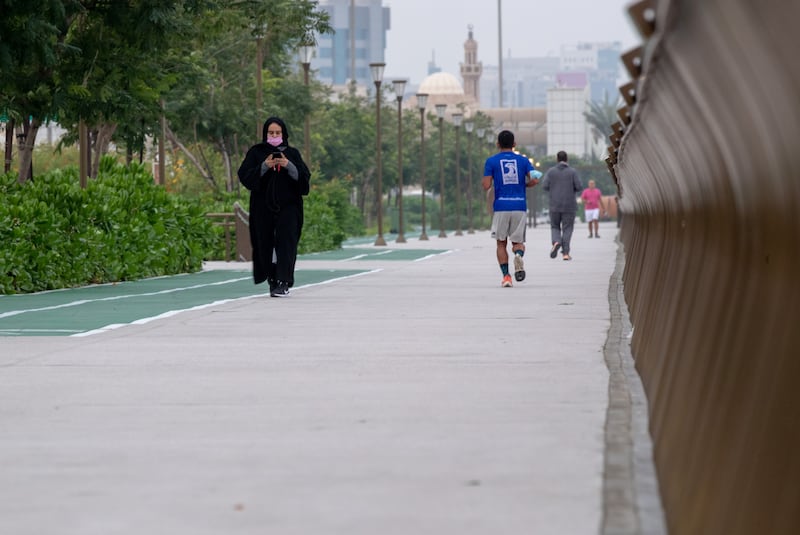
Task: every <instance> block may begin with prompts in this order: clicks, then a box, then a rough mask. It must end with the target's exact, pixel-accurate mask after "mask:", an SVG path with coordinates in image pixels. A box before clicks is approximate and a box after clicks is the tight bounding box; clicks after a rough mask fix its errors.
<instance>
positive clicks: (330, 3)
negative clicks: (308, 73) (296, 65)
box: [311, 0, 390, 88]
mask: <svg viewBox="0 0 800 535" xmlns="http://www.w3.org/2000/svg"><path fill="white" fill-rule="evenodd" d="M319 7H320V9H323V10H325V11H327V12H328V13H329V14H330V20H331V26H332V27H333V29H334V31H335V33H333V34H324V35H319V36H317V40H318V42H317V53H316V56H315V57H314V59H312V60H311V68H312V69H314V70H315V71H316V72H317V79H319V80H320V81H322V82H324V83H328V84H331V85H334V86H337V85H341V86H344V85H346V84H348V83H349V82H350V80H352V79H355V81H356V84H358V85H361V86H365V87H368V88H369V87H372V85H373V82H372V75H371V73H370V70H369V64H370V63H381V62H384V61H385V50H386V32H387V31H388V30H389V28H390V10H389V8H388V7H383V0H321V1H320V3H319ZM351 28H352V33H351Z"/></svg>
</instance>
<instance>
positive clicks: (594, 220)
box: [581, 180, 606, 238]
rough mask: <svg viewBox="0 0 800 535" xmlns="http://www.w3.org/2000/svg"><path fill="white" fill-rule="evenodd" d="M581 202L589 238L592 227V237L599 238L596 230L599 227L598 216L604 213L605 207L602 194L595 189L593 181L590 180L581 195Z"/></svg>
mask: <svg viewBox="0 0 800 535" xmlns="http://www.w3.org/2000/svg"><path fill="white" fill-rule="evenodd" d="M581 200H582V201H583V209H584V213H585V214H586V222H587V223H588V224H589V237H590V238H591V237H592V228H593V227H594V237H595V238H599V237H600V234H598V233H597V229H598V227H599V226H600V214H601V212H602V213H605V212H606V207H605V205H604V204H603V192H601V191H600V189H598V188H596V187H595V182H594V180H590V181H589V187H588V188H586V189H585V190H583V193H581Z"/></svg>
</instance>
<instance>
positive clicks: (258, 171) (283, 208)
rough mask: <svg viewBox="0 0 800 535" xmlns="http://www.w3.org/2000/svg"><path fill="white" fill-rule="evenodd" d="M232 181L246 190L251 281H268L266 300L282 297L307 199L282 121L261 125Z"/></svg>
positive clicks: (306, 175)
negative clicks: (259, 139) (258, 137)
mask: <svg viewBox="0 0 800 535" xmlns="http://www.w3.org/2000/svg"><path fill="white" fill-rule="evenodd" d="M238 175H239V181H240V182H241V183H242V184H244V186H245V187H246V188H247V189H248V190H250V242H251V244H252V246H253V280H254V282H255V283H256V284H260V283H262V282H264V281H265V280H266V281H268V282H269V293H270V295H271V296H272V297H287V296H288V295H289V288H291V287H292V285H294V265H295V261H296V260H297V244H298V243H299V241H300V233H301V231H302V230H303V195H308V191H309V181H310V179H311V173H310V172H309V170H308V167H306V164H305V162H303V158H302V156H301V155H300V151H298V150H297V149H296V148H294V147H291V146H290V145H289V131H288V130H287V128H286V123H284V122H283V120H282V119H280V118H278V117H270V118H269V119H267V120H266V122H264V129H263V141H262V142H261V143H258V144H256V145H253V146H252V147H250V149H249V150H248V151H247V155H246V156H245V158H244V161H243V162H242V165H241V166H240V167H239V172H238Z"/></svg>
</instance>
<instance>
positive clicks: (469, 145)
mask: <svg viewBox="0 0 800 535" xmlns="http://www.w3.org/2000/svg"><path fill="white" fill-rule="evenodd" d="M473 128H475V123H473V122H472V121H467V122H466V123H464V130H466V131H467V219H468V220H469V230H468V231H467V234H475V227H474V226H473V224H472V129H473Z"/></svg>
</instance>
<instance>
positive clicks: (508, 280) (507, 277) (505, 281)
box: [501, 275, 511, 288]
mask: <svg viewBox="0 0 800 535" xmlns="http://www.w3.org/2000/svg"><path fill="white" fill-rule="evenodd" d="M501 286H502V287H503V288H511V275H503V283H502V284H501Z"/></svg>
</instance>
